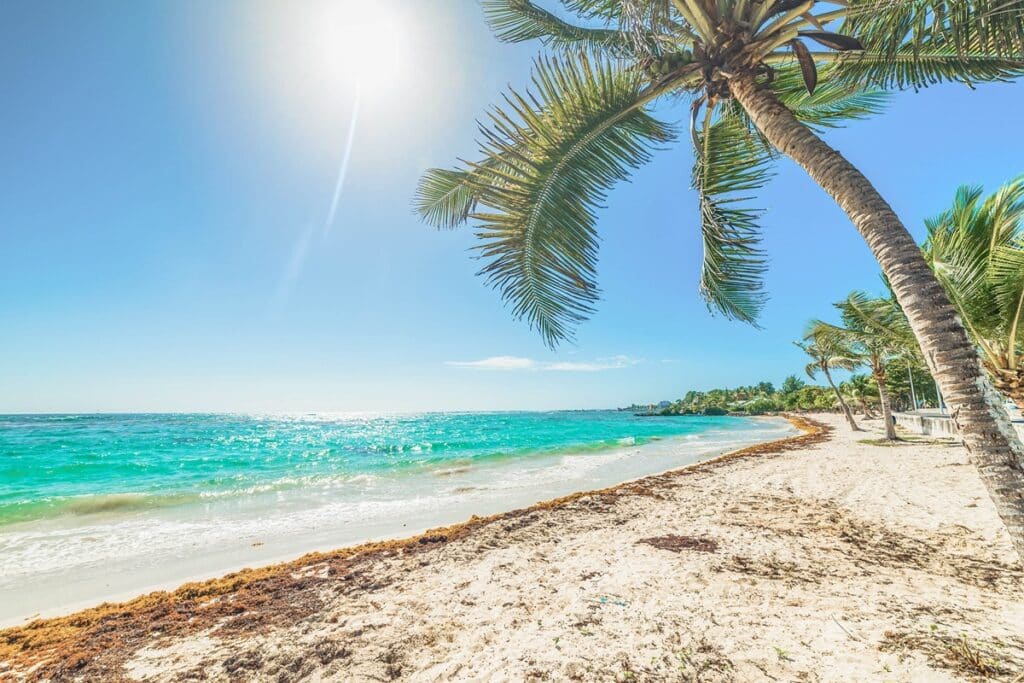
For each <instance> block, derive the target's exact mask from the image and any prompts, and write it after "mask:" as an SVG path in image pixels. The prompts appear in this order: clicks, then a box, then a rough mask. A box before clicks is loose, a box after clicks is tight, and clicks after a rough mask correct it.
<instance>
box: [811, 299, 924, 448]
mask: <svg viewBox="0 0 1024 683" xmlns="http://www.w3.org/2000/svg"><path fill="white" fill-rule="evenodd" d="M836 308H838V309H839V312H840V316H841V317H842V320H843V324H842V326H838V325H830V324H829V323H825V322H821V321H814V322H812V323H811V329H813V330H816V331H817V332H818V334H819V335H821V336H822V337H823V338H825V339H829V338H831V339H833V340H835V341H833V343H838V344H842V345H845V346H846V348H847V349H848V352H849V354H850V356H851V357H852V358H854V359H856V360H857V361H859V362H860V363H863V364H865V365H867V366H868V367H869V368H870V369H871V377H872V378H873V379H874V380H875V384H876V385H877V387H878V401H879V405H880V406H881V409H882V421H883V422H884V423H885V438H886V439H889V440H895V439H896V438H897V437H896V429H895V427H894V425H893V420H892V400H891V397H890V396H889V390H888V387H886V369H885V366H886V364H887V363H889V362H890V361H892V360H894V359H896V358H899V357H901V356H904V355H905V354H906V353H907V349H908V347H909V346H910V345H911V344H913V338H914V337H913V332H912V331H911V329H910V324H909V322H908V321H907V318H906V316H904V315H903V311H902V310H901V309H900V307H899V304H898V303H897V302H896V301H895V300H893V299H891V298H888V299H883V298H871V297H870V296H868V295H867V294H865V293H863V292H851V293H850V295H849V296H848V297H847V298H846V299H844V300H843V301H840V302H839V303H837V304H836Z"/></svg>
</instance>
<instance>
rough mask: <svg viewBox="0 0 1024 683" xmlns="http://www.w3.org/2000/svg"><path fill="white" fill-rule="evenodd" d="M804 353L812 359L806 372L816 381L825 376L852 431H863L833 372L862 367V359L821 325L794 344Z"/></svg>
mask: <svg viewBox="0 0 1024 683" xmlns="http://www.w3.org/2000/svg"><path fill="white" fill-rule="evenodd" d="M794 343H795V344H796V345H797V346H799V347H800V348H801V349H802V350H803V352H804V353H806V354H807V355H808V356H810V357H811V362H810V363H808V364H807V367H805V368H804V372H806V373H807V376H808V377H810V378H811V379H814V378H815V377H816V376H817V375H818V372H821V373H822V374H824V375H825V379H826V380H828V385H829V386H830V387H832V391H833V392H834V393H835V395H836V400H837V401H838V402H839V407H840V408H841V409H842V411H843V415H845V416H846V421H847V422H849V423H850V429H852V430H853V431H855V432H859V431H861V429H860V427H858V426H857V421H856V420H854V419H853V413H852V412H851V411H850V406H848V405H846V401H845V400H844V399H843V395H842V394H840V393H839V389H838V388H837V387H836V384H835V382H833V381H832V372H831V370H834V369H839V370H853V369H855V368H856V367H857V366H858V365H860V359H859V358H856V357H855V356H854V354H853V351H852V350H851V349H850V348H849V347H848V346H847V345H846V344H844V343H843V342H842V340H841V339H839V338H838V337H836V335H833V334H829V330H828V329H826V328H824V327H821V326H819V325H811V326H810V327H809V328H808V330H807V333H806V334H805V335H804V340H803V341H802V342H794Z"/></svg>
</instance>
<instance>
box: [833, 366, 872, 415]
mask: <svg viewBox="0 0 1024 683" xmlns="http://www.w3.org/2000/svg"><path fill="white" fill-rule="evenodd" d="M839 390H840V391H841V392H842V394H843V397H844V398H847V399H849V400H850V401H852V402H854V403H856V404H857V405H858V406H860V409H861V411H862V412H863V413H864V417H865V418H866V419H868V420H870V419H871V418H872V417H873V415H872V414H871V404H870V403H869V397H870V396H871V393H872V388H871V380H870V379H869V378H868V376H867V375H864V374H858V375H850V378H849V379H847V380H846V381H845V382H841V383H840V384H839Z"/></svg>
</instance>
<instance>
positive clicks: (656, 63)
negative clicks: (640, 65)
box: [644, 50, 693, 81]
mask: <svg viewBox="0 0 1024 683" xmlns="http://www.w3.org/2000/svg"><path fill="white" fill-rule="evenodd" d="M692 63H693V52H691V51H690V50H680V51H679V52H672V53H670V54H664V55H661V56H660V57H657V58H654V59H651V60H650V61H649V62H647V64H646V65H645V66H644V75H646V76H647V77H648V78H650V79H651V80H652V81H656V80H658V79H659V78H662V77H664V76H667V75H669V74H670V73H672V72H673V71H676V70H677V69H681V68H683V67H684V66H686V65H688V64H692Z"/></svg>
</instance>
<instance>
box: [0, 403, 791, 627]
mask: <svg viewBox="0 0 1024 683" xmlns="http://www.w3.org/2000/svg"><path fill="white" fill-rule="evenodd" d="M796 431H797V430H796V429H794V428H793V427H792V426H791V425H790V424H789V423H788V422H786V421H785V420H782V419H779V418H737V417H708V418H705V417H698V416H693V417H690V416H688V417H685V418H679V417H667V418H664V417H663V418H650V417H635V416H634V415H633V414H632V413H629V412H622V411H554V412H518V413H463V414H440V413H427V414H409V415H375V416H367V415H363V416H324V415H293V416H287V415H284V416H282V415H273V416H261V415H256V416H250V415H134V416H119V415H113V416H111V415H95V416H89V415H82V416H23V417H0V453H2V454H3V455H4V457H3V458H0V490H2V491H3V493H0V595H2V596H4V599H3V600H0V628H2V627H5V626H13V625H19V624H24V623H26V622H27V621H29V620H31V619H34V618H39V617H49V616H59V615H62V614H68V613H70V612H73V611H76V610H78V609H83V608H87V607H92V606H94V605H97V604H99V603H101V602H104V601H122V600H128V599H131V598H134V597H136V596H138V595H141V594H143V593H147V592H150V591H153V590H168V589H173V588H175V587H177V586H179V585H181V584H182V583H184V582H186V581H195V580H201V579H208V578H214V577H217V576H222V575H223V574H225V573H227V572H230V571H236V570H239V569H243V568H245V567H255V566H263V565H268V564H271V563H274V562H281V561H286V560H292V559H294V558H296V557H299V556H301V555H303V554H305V553H308V552H313V551H330V550H333V549H335V548H339V547H344V546H350V545H354V544H357V543H363V542H366V541H371V540H383V539H394V538H401V537H405V536H409V535H412V534H417V533H421V532H423V531H426V530H427V529H429V528H432V527H437V526H444V525H449V524H453V523H457V522H461V521H463V520H466V519H468V518H469V517H471V516H473V515H477V516H482V515H490V514H495V513H499V512H505V511H508V510H510V509H514V508H521V507H527V506H530V505H533V504H535V503H539V502H542V501H545V500H550V499H553V498H558V497H560V496H564V495H566V494H570V493H573V492H576V491H587V490H593V489H598V488H604V487H606V486H610V485H613V484H618V483H621V482H623V481H627V480H630V479H635V478H638V477H642V476H647V475H651V474H657V473H659V472H664V471H666V470H669V469H673V468H677V467H681V466H684V465H688V464H692V463H694V462H698V461H701V460H706V459H708V458H711V457H714V456H716V455H719V454H721V453H724V452H727V451H732V450H736V449H737V448H742V447H744V446H749V445H751V444H756V443H759V442H763V441H768V440H772V439H778V438H780V437H784V436H788V435H791V434H794V433H796ZM25 472H30V473H31V474H30V475H28V476H26V475H25V474H24V473H25Z"/></svg>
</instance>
